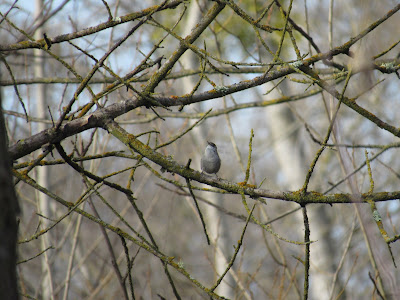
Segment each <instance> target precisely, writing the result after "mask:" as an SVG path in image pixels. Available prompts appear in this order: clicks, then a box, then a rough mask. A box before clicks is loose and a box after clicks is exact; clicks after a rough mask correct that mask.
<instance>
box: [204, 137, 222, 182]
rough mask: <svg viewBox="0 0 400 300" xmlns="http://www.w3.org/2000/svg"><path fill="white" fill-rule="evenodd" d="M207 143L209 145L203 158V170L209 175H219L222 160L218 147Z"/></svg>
mask: <svg viewBox="0 0 400 300" xmlns="http://www.w3.org/2000/svg"><path fill="white" fill-rule="evenodd" d="M207 143H208V145H207V147H206V150H205V151H204V155H203V157H202V158H201V170H202V171H203V172H206V173H208V174H217V172H218V171H219V168H220V167H221V159H220V158H219V155H218V151H217V146H216V145H215V144H214V143H211V142H207Z"/></svg>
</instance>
